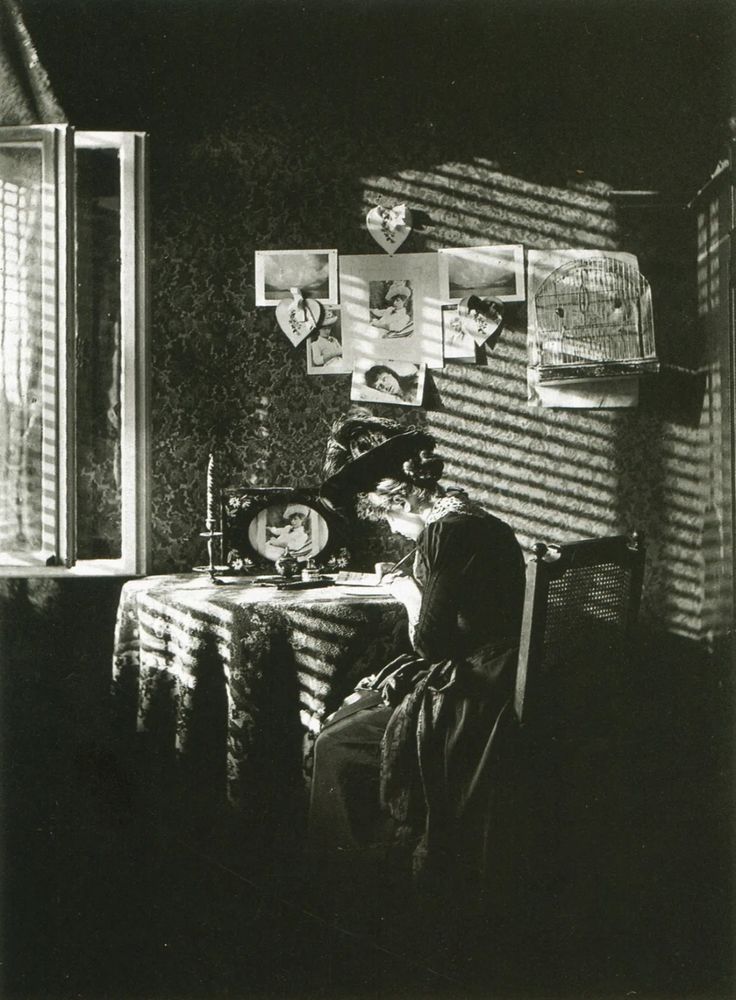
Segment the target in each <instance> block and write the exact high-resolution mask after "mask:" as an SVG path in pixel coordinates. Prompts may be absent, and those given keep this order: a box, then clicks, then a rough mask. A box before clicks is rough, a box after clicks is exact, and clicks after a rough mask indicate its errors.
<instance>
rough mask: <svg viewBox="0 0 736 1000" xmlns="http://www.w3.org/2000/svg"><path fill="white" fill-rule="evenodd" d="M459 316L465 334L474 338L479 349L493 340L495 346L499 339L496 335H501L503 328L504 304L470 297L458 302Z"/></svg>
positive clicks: (495, 300) (476, 296) (473, 296)
mask: <svg viewBox="0 0 736 1000" xmlns="http://www.w3.org/2000/svg"><path fill="white" fill-rule="evenodd" d="M457 315H458V318H459V320H460V325H461V326H462V329H463V332H464V333H466V334H467V335H468V336H469V337H472V338H473V340H474V341H475V343H476V344H477V345H478V346H479V347H480V346H481V344H485V343H486V342H487V341H489V340H490V339H491V338H492V343H493V344H495V341H496V340H497V337H495V336H494V334H499V333H500V332H501V329H502V328H503V302H501V301H500V300H499V299H482V298H480V296H478V295H469V296H468V297H467V299H462V301H460V302H458V304H457ZM489 346H490V345H489Z"/></svg>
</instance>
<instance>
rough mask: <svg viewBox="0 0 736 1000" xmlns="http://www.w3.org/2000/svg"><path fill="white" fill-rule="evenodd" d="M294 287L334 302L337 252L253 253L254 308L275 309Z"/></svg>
mask: <svg viewBox="0 0 736 1000" xmlns="http://www.w3.org/2000/svg"><path fill="white" fill-rule="evenodd" d="M294 288H296V289H299V291H300V292H301V293H302V295H303V296H304V298H310V299H317V301H318V302H323V303H328V302H337V250H256V305H257V306H277V305H278V304H279V302H281V301H282V300H283V299H290V298H292V297H293V293H292V289H294Z"/></svg>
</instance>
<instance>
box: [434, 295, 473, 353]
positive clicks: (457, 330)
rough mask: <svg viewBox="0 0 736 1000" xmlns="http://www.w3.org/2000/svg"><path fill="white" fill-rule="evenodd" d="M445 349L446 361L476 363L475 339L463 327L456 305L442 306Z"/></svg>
mask: <svg viewBox="0 0 736 1000" xmlns="http://www.w3.org/2000/svg"><path fill="white" fill-rule="evenodd" d="M442 331H443V350H444V356H445V361H456V362H464V363H466V364H474V363H475V360H476V358H475V340H474V338H473V337H472V336H471V335H470V334H469V333H468V332H467V331H466V330H465V329H464V328H463V322H462V319H461V317H460V316H458V312H457V306H456V305H447V306H442Z"/></svg>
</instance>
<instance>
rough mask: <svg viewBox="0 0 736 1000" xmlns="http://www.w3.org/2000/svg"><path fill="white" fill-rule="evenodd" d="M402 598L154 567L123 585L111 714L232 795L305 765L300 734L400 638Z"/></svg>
mask: <svg viewBox="0 0 736 1000" xmlns="http://www.w3.org/2000/svg"><path fill="white" fill-rule="evenodd" d="M404 620H405V612H404V609H403V606H402V605H400V604H399V603H398V602H396V601H395V600H394V599H393V598H391V597H390V596H389V595H387V594H382V593H380V592H379V591H366V592H365V593H346V592H345V591H344V590H341V589H340V588H339V587H336V586H326V587H320V588H316V589H308V590H296V591H279V590H277V589H276V588H275V587H274V586H269V585H259V584H255V583H253V582H250V581H247V580H228V581H227V582H225V583H221V584H217V583H214V582H212V581H211V580H210V579H209V578H208V577H206V576H191V575H187V576H160V577H148V578H145V579H142V580H134V581H131V582H128V583H126V584H125V586H124V587H123V590H122V594H121V599H120V605H119V608H118V615H117V624H116V630H115V648H114V662H113V695H114V697H113V704H114V706H115V716H116V719H117V725H118V726H120V727H122V731H124V732H127V733H129V734H130V733H134V732H137V733H139V734H140V733H143V734H146V739H147V741H148V742H147V745H148V746H149V747H152V748H154V749H157V751H158V754H159V757H161V756H162V755H163V756H165V757H168V758H169V759H171V760H175V761H177V762H178V765H177V766H178V767H179V768H181V763H182V761H185V762H186V764H187V767H186V769H185V770H186V773H187V775H188V780H189V781H190V783H191V781H194V782H196V783H198V784H199V786H200V787H202V786H206V787H207V788H208V789H209V791H210V792H211V793H212V794H217V793H218V792H219V793H221V794H223V795H224V796H225V797H226V798H227V800H229V802H230V803H231V804H235V805H241V806H244V805H247V804H248V803H249V802H252V801H254V796H255V798H256V799H257V798H259V797H260V798H261V799H262V798H263V794H262V793H263V790H264V788H267V787H271V790H272V786H273V785H274V784H281V783H283V782H289V781H292V780H293V776H294V774H295V773H296V771H297V770H299V773H300V774H301V760H302V751H303V744H304V738H305V737H307V738H308V737H309V735H310V734H311V735H314V734H315V733H316V732H318V730H319V727H320V725H321V723H322V721H323V719H324V717H325V715H327V714H328V713H329V712H331V711H332V710H334V709H335V708H336V707H337V705H338V704H339V702H340V700H341V699H342V697H343V696H344V695H345V694H346V693H347V692H348V691H349V690H351V689H352V687H353V685H354V683H355V682H356V681H357V680H358V679H359V678H360V677H361V676H364V675H366V674H368V673H371V672H373V671H374V670H376V669H379V668H380V667H381V666H383V665H384V664H385V663H386V662H388V660H390V659H391V658H392V657H393V656H394V655H395V653H396V652H397V649H398V643H399V642H400V639H399V638H398V636H399V635H400V632H401V627H402V623H403V622H404Z"/></svg>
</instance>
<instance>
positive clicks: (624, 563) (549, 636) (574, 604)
mask: <svg viewBox="0 0 736 1000" xmlns="http://www.w3.org/2000/svg"><path fill="white" fill-rule="evenodd" d="M644 555H645V553H644V547H643V545H642V542H641V538H640V537H638V536H637V535H631V536H617V537H608V538H597V539H590V540H585V541H576V542H571V543H568V544H565V545H560V546H549V545H543V544H537V545H536V546H535V547H534V551H533V554H532V556H531V557H530V559H529V560H528V563H527V583H526V594H525V604H524V613H523V619H522V629H521V643H520V651H519V661H518V668H517V678H516V692H515V703H514V704H515V712H516V716H517V718H518V720H519V723H520V725H519V735H520V741H519V744H518V747H519V759H518V762H517V768H516V770H515V771H514V772H513V775H512V782H513V783H514V786H515V792H516V796H517V797H516V801H515V806H516V813H515V825H514V828H513V834H514V838H515V839H514V844H515V850H516V854H515V856H514V857H515V866H514V876H515V878H516V883H515V896H514V902H513V905H514V906H516V907H517V908H518V911H517V923H516V925H515V927H516V933H517V934H519V935H521V938H520V939H523V940H526V941H527V942H528V945H529V954H534V953H537V954H539V955H542V956H544V959H543V967H540V968H539V969H538V970H536V972H535V971H534V970H531V969H530V970H529V971H530V974H531V975H532V976H533V975H535V974H538V975H540V976H541V977H542V978H543V979H544V977H549V976H552V979H554V976H555V975H556V974H557V975H559V977H560V978H561V979H564V977H566V976H567V975H568V974H570V970H571V969H576V968H578V967H579V964H580V955H581V954H583V955H588V956H593V955H595V954H596V949H601V948H604V950H605V947H607V942H610V941H611V940H612V937H613V938H615V936H616V927H617V923H616V921H617V920H618V919H620V918H621V917H620V915H621V914H624V915H627V914H629V913H630V909H631V906H630V900H628V899H627V898H626V896H625V892H624V891H623V890H622V888H621V887H622V886H623V885H625V884H626V878H627V876H626V873H627V871H628V869H627V861H626V858H627V857H629V856H630V855H631V854H632V852H633V851H634V848H635V845H634V846H632V844H631V843H630V841H631V836H632V834H631V828H632V823H631V816H632V809H631V796H632V788H633V787H634V786H635V784H636V768H637V760H636V753H635V740H632V738H631V736H632V726H631V723H632V720H633V719H634V718H635V716H636V701H637V698H638V697H639V694H638V690H637V685H636V684H635V683H634V682H633V680H632V678H633V676H634V675H633V674H632V672H631V671H630V670H629V663H630V653H631V651H632V646H633V639H634V635H633V632H634V628H635V625H636V621H637V615H638V610H639V601H640V596H641V590H642V577H643V569H644ZM617 914H618V916H617ZM619 930H620V927H619ZM549 956H556V957H555V960H554V961H555V962H556V963H558V967H557V969H556V971H555V968H553V965H552V964H551V963H550V957H549ZM599 957H600V956H599ZM591 961H593V964H595V962H594V960H593V959H592V958H591Z"/></svg>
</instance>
